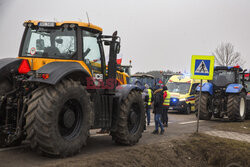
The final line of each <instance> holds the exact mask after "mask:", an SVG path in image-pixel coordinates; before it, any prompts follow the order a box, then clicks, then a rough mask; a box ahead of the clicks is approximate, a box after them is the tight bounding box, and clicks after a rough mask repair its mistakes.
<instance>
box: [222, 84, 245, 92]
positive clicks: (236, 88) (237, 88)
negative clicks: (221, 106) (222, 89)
mask: <svg viewBox="0 0 250 167" xmlns="http://www.w3.org/2000/svg"><path fill="white" fill-rule="evenodd" d="M242 89H243V86H242V85H241V84H230V85H228V86H227V89H226V93H240V92H241V91H242Z"/></svg>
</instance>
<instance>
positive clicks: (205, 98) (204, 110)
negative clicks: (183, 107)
mask: <svg viewBox="0 0 250 167" xmlns="http://www.w3.org/2000/svg"><path fill="white" fill-rule="evenodd" d="M209 96H210V95H209V94H208V93H202V94H201V97H200V96H197V97H196V99H195V110H196V115H198V114H197V113H198V107H199V103H201V104H200V105H201V109H200V119H201V120H210V119H211V117H212V113H210V112H209V110H208V105H209V104H208V102H209Z"/></svg>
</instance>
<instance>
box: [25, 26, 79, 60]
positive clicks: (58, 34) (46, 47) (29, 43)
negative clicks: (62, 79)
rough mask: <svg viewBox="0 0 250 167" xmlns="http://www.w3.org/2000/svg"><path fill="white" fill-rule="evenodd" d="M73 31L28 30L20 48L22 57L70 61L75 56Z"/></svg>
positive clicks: (56, 29)
mask: <svg viewBox="0 0 250 167" xmlns="http://www.w3.org/2000/svg"><path fill="white" fill-rule="evenodd" d="M76 51H77V50H76V32H75V30H74V29H70V28H63V27H53V28H42V27H39V28H28V31H27V33H26V36H25V41H24V45H23V48H22V55H21V56H22V57H42V58H61V59H71V58H72V57H73V56H74V55H75V54H76Z"/></svg>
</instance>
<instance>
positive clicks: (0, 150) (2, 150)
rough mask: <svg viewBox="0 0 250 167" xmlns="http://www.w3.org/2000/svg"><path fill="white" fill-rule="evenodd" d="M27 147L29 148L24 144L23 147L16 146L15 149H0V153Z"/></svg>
mask: <svg viewBox="0 0 250 167" xmlns="http://www.w3.org/2000/svg"><path fill="white" fill-rule="evenodd" d="M28 146H29V144H25V145H21V146H17V147H7V148H1V149H0V152H4V151H9V150H18V149H21V148H26V147H28Z"/></svg>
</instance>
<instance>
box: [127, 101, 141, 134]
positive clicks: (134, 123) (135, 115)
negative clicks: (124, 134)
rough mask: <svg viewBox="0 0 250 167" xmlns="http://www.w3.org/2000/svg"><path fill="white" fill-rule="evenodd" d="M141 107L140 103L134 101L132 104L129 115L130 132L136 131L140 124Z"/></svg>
mask: <svg viewBox="0 0 250 167" xmlns="http://www.w3.org/2000/svg"><path fill="white" fill-rule="evenodd" d="M140 119H141V115H140V109H139V106H138V104H136V103H134V104H132V105H131V108H130V112H129V115H128V131H129V133H131V134H133V133H135V132H136V131H137V130H138V128H139V125H140Z"/></svg>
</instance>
